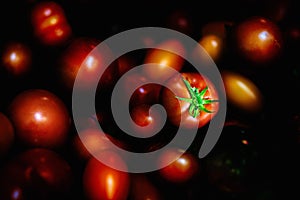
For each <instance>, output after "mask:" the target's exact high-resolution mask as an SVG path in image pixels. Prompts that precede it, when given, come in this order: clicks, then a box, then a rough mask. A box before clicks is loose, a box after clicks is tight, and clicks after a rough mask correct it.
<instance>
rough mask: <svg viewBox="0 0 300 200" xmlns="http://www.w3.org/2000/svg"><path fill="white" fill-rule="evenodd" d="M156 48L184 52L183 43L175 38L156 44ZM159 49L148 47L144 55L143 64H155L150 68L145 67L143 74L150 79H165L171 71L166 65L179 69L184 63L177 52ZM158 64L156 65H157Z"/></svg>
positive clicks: (169, 75) (170, 74)
mask: <svg viewBox="0 0 300 200" xmlns="http://www.w3.org/2000/svg"><path fill="white" fill-rule="evenodd" d="M157 47H158V48H164V49H166V50H169V51H174V52H179V53H180V52H181V54H184V53H185V49H184V47H183V45H182V44H181V43H180V42H179V41H177V40H167V41H165V42H163V43H161V44H158V45H157ZM169 51H163V50H159V49H150V50H149V51H148V53H147V55H146V57H145V61H144V63H145V64H150V63H152V64H156V66H153V67H151V68H145V70H144V71H143V72H144V74H145V76H147V77H149V78H151V80H162V81H164V80H167V79H168V78H170V77H171V76H172V75H173V73H171V72H170V71H168V67H171V68H173V69H175V70H176V71H180V70H181V69H182V67H183V64H184V59H183V58H182V57H180V56H179V55H177V54H174V53H171V52H169ZM157 65H158V66H157Z"/></svg>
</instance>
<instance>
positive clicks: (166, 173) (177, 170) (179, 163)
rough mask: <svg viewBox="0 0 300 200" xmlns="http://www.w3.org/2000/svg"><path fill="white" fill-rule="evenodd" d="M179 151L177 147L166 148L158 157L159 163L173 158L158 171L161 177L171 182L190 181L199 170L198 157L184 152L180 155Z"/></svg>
mask: <svg viewBox="0 0 300 200" xmlns="http://www.w3.org/2000/svg"><path fill="white" fill-rule="evenodd" d="M180 151H181V150H179V149H167V150H165V151H164V152H163V153H162V155H161V156H160V157H159V163H160V164H162V163H166V162H170V161H173V160H175V161H174V162H172V163H171V164H169V165H168V166H166V167H164V168H162V169H160V170H159V171H158V172H159V174H160V175H161V176H162V178H164V179H165V180H167V181H170V182H173V183H185V182H187V181H190V180H191V179H192V178H193V177H194V176H195V175H196V174H197V173H198V172H199V167H200V166H199V163H198V159H197V158H196V157H194V155H192V154H190V153H186V152H185V153H184V154H182V155H181V156H180V154H181V152H180Z"/></svg>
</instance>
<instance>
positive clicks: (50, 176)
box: [0, 148, 72, 199]
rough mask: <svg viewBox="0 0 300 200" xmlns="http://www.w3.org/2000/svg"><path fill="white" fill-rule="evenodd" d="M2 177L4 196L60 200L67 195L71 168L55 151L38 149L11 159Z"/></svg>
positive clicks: (5, 197) (1, 194)
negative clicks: (58, 199) (59, 199)
mask: <svg viewBox="0 0 300 200" xmlns="http://www.w3.org/2000/svg"><path fill="white" fill-rule="evenodd" d="M0 177H1V179H0V198H1V199H57V198H58V197H63V196H64V195H67V194H68V192H69V189H70V188H71V187H70V185H71V179H72V171H71V168H70V165H69V164H68V163H67V162H66V161H65V160H64V159H63V158H62V157H61V156H59V155H58V154H57V153H55V152H54V151H51V150H47V149H42V148H37V149H30V150H27V151H25V152H22V153H21V154H19V155H18V156H17V157H15V158H14V159H13V160H11V161H9V162H8V163H7V164H6V165H5V166H4V168H3V169H2V171H1V175H0Z"/></svg>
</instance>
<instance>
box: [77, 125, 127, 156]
mask: <svg viewBox="0 0 300 200" xmlns="http://www.w3.org/2000/svg"><path fill="white" fill-rule="evenodd" d="M78 134H79V135H80V137H79V135H76V136H75V137H74V139H73V145H74V147H75V151H76V152H77V153H78V156H79V157H80V158H82V159H84V160H88V159H89V158H90V157H91V156H92V155H96V154H97V152H99V151H103V150H107V149H111V145H110V142H113V143H114V144H115V145H117V146H119V147H122V146H123V144H122V143H121V142H120V141H118V140H116V139H115V138H113V137H112V136H110V135H108V134H105V135H102V134H103V133H101V132H100V130H97V129H92V128H91V129H86V130H84V131H81V132H79V133H78Z"/></svg>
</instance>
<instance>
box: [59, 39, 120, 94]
mask: <svg viewBox="0 0 300 200" xmlns="http://www.w3.org/2000/svg"><path fill="white" fill-rule="evenodd" d="M99 44H100V41H99V40H97V39H95V38H85V37H80V38H76V39H74V40H73V41H72V42H71V44H69V46H68V47H67V49H66V50H65V51H64V52H63V54H62V57H61V71H60V72H61V78H62V81H63V83H64V84H65V85H66V86H67V88H69V89H72V88H73V84H74V81H75V79H76V78H77V74H78V70H79V69H80V67H83V71H82V74H81V76H80V78H79V79H78V80H79V81H80V83H81V86H80V87H82V88H89V87H90V86H91V85H94V84H98V80H97V78H98V77H96V76H95V73H96V72H97V71H98V70H99V69H100V68H101V67H103V66H102V62H103V59H104V58H105V57H106V56H108V55H111V52H110V51H109V50H108V49H107V52H106V53H107V55H101V54H100V52H97V51H93V52H92V50H93V49H95V48H96V47H97V45H99ZM115 71H116V69H115V66H113V67H109V68H108V69H107V71H105V72H104V74H103V75H102V78H100V84H102V85H104V86H107V85H110V84H112V82H113V80H114V79H115V76H116V72H115Z"/></svg>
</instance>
